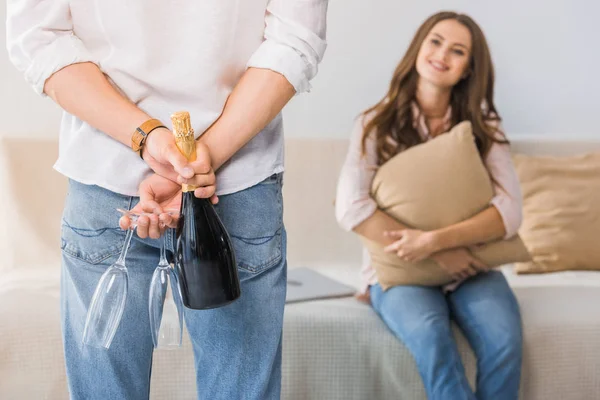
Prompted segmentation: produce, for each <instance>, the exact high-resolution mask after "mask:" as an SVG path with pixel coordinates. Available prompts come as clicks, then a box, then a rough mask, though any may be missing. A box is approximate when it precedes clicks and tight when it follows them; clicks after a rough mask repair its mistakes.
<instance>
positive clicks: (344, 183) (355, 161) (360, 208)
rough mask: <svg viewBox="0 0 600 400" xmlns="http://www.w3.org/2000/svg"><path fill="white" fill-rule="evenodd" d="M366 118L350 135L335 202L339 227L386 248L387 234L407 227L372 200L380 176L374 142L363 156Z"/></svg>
mask: <svg viewBox="0 0 600 400" xmlns="http://www.w3.org/2000/svg"><path fill="white" fill-rule="evenodd" d="M363 127H364V117H363V116H361V117H359V118H357V120H356V121H355V123H354V127H353V129H352V133H351V135H350V141H349V146H348V153H347V155H346V159H345V161H344V165H343V166H342V169H341V171H340V177H339V180H338V185H337V193H336V200H335V215H336V219H337V221H338V224H339V225H340V226H341V227H342V228H343V229H344V230H346V231H352V232H355V233H356V234H358V235H360V236H363V237H365V238H367V239H369V240H372V241H375V242H377V243H380V244H381V245H383V246H385V245H388V244H390V243H391V241H390V238H389V237H386V236H384V234H383V233H384V232H385V231H386V230H400V229H404V228H405V226H404V225H402V224H401V223H399V222H398V221H396V220H395V219H394V218H392V217H390V216H389V215H387V214H386V213H385V212H383V211H381V210H378V209H377V203H376V202H375V200H373V198H372V197H371V184H372V182H373V177H374V176H375V173H376V172H377V168H378V167H377V152H376V144H375V142H374V140H373V139H372V138H368V139H367V142H366V148H365V154H362V137H363Z"/></svg>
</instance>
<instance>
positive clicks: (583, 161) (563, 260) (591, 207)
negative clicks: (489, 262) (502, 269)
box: [513, 153, 600, 273]
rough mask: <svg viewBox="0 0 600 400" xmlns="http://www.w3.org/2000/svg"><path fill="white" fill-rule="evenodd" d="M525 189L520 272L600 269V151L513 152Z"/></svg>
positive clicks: (517, 267)
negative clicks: (525, 255)
mask: <svg viewBox="0 0 600 400" xmlns="http://www.w3.org/2000/svg"><path fill="white" fill-rule="evenodd" d="M513 160H514V163H515V167H516V169H517V173H518V175H519V180H520V181H521V189H522V191H523V217H524V218H523V224H522V225H521V229H520V231H519V234H520V235H521V237H522V238H523V241H524V242H525V245H526V246H527V248H528V249H529V252H530V253H531V256H532V258H533V260H532V261H530V262H527V263H518V264H517V265H516V266H515V270H516V272H517V273H539V272H554V271H564V270H600V153H592V154H587V155H580V156H572V157H540V156H537V157H536V156H525V155H515V156H514V157H513Z"/></svg>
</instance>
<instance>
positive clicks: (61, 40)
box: [25, 34, 95, 96]
mask: <svg viewBox="0 0 600 400" xmlns="http://www.w3.org/2000/svg"><path fill="white" fill-rule="evenodd" d="M88 61H89V62H94V63H95V60H94V59H93V57H92V55H91V54H90V53H89V51H88V50H87V49H86V48H85V46H84V45H83V43H82V42H81V40H79V38H78V37H77V36H75V35H73V34H70V35H65V36H60V37H58V38H57V39H56V40H54V41H53V42H52V43H49V44H48V45H47V46H46V47H45V48H43V49H42V50H41V51H40V52H39V53H38V54H37V55H36V57H35V58H34V59H33V60H32V62H31V65H30V66H29V68H27V70H26V71H25V79H26V80H27V82H29V84H30V85H31V86H33V89H34V90H35V91H36V93H38V94H40V95H42V96H45V94H44V84H45V83H46V80H47V79H48V78H50V76H51V75H52V74H54V73H55V72H56V71H59V70H61V69H62V68H64V67H66V66H68V65H71V64H76V63H81V62H88Z"/></svg>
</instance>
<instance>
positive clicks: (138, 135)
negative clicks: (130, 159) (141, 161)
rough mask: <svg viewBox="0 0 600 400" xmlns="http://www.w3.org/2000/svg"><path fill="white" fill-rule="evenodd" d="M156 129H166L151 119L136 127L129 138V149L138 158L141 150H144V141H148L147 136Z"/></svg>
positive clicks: (160, 123)
mask: <svg viewBox="0 0 600 400" xmlns="http://www.w3.org/2000/svg"><path fill="white" fill-rule="evenodd" d="M157 128H166V126H164V125H163V123H162V122H160V121H159V120H157V119H154V118H152V119H149V120H148V121H146V122H144V123H143V124H141V125H140V126H138V127H137V128H136V130H135V132H133V135H132V136H131V149H132V150H133V151H135V152H136V153H138V155H139V156H140V157H142V149H143V148H144V144H145V143H146V139H148V135H149V134H150V132H152V131H153V130H155V129H157Z"/></svg>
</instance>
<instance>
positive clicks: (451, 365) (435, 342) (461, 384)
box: [371, 271, 522, 400]
mask: <svg viewBox="0 0 600 400" xmlns="http://www.w3.org/2000/svg"><path fill="white" fill-rule="evenodd" d="M371 301H372V304H373V307H374V308H375V310H376V311H377V313H378V314H379V316H380V317H381V318H382V319H383V321H384V322H385V323H386V324H387V326H388V327H389V328H390V329H391V331H392V332H393V333H394V334H395V335H396V337H398V338H399V339H400V340H401V341H402V342H403V343H404V344H405V345H406V347H407V348H408V350H409V351H410V353H411V354H412V355H413V357H414V359H415V361H416V364H417V368H418V370H419V373H420V375H421V378H422V379H423V383H424V385H425V391H426V392H427V398H428V399H429V400H438V399H439V400H455V399H456V400H459V399H460V400H462V399H469V400H471V399H479V400H488V399H489V400H517V399H518V396H519V395H518V393H519V383H520V379H521V358H522V335H521V317H520V313H519V306H518V304H517V301H516V299H515V297H514V295H513V292H512V290H511V289H510V287H509V286H508V283H507V282H506V279H505V278H504V275H503V274H502V273H501V272H499V271H490V272H488V273H482V274H479V275H477V276H475V277H473V278H471V279H469V280H467V281H465V282H463V283H462V284H461V285H460V286H459V287H458V288H457V289H456V291H454V292H451V293H449V294H448V295H444V294H443V293H442V291H441V290H440V289H439V288H437V287H423V286H395V287H392V288H390V289H388V290H387V291H385V292H384V291H383V290H382V289H381V286H379V285H375V286H372V287H371ZM450 319H453V320H454V321H455V322H456V323H457V325H458V326H459V327H460V329H461V330H462V332H463V333H464V335H465V337H466V338H467V340H468V341H469V343H470V345H471V347H472V348H473V351H474V352H475V355H476V357H477V390H476V392H475V393H473V391H472V390H471V388H470V386H469V383H468V381H467V378H466V376H465V371H464V368H463V365H462V362H461V359H460V356H459V353H458V349H457V346H456V342H455V341H454V337H453V335H452V331H451V329H450Z"/></svg>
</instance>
